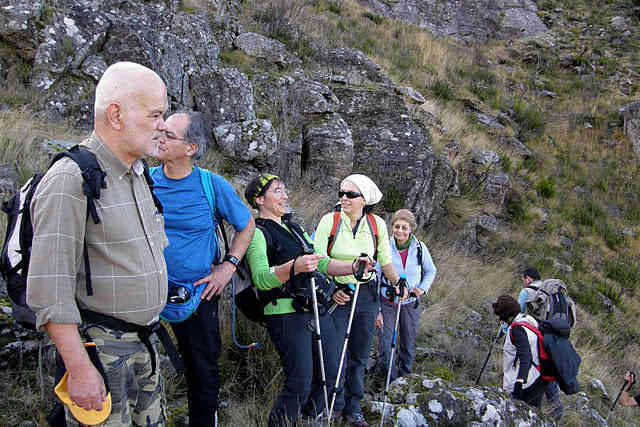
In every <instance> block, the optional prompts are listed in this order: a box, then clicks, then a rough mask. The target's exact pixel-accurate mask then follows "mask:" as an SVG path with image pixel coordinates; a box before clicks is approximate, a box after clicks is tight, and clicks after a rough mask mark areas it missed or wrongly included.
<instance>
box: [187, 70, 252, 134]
mask: <svg viewBox="0 0 640 427" xmlns="http://www.w3.org/2000/svg"><path fill="white" fill-rule="evenodd" d="M191 92H192V93H193V96H194V99H195V104H196V105H197V107H198V110H199V111H202V112H203V113H207V114H209V115H210V116H211V117H212V119H213V124H214V125H215V126H218V125H220V124H223V123H226V122H243V121H247V120H255V119H256V113H255V111H254V109H253V106H254V98H253V89H252V86H251V83H250V82H249V79H248V78H247V76H246V75H245V74H243V73H241V72H240V71H238V70H237V69H235V68H218V69H215V70H212V71H210V72H209V73H208V74H202V75H197V76H192V77H191Z"/></svg>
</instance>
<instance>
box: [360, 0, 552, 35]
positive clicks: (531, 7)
mask: <svg viewBox="0 0 640 427" xmlns="http://www.w3.org/2000/svg"><path fill="white" fill-rule="evenodd" d="M359 1H360V3H362V4H364V5H365V6H367V7H369V8H371V9H372V10H374V11H375V12H376V13H378V14H380V15H382V16H389V17H392V18H394V19H400V20H402V21H405V22H408V23H410V24H414V25H419V26H421V27H423V28H427V29H428V30H429V31H431V32H432V33H433V34H435V35H437V36H442V37H452V38H455V39H458V40H464V41H480V42H486V41H488V40H490V39H512V38H520V37H527V36H531V35H534V34H538V33H541V32H545V31H547V27H546V26H545V25H544V23H543V22H542V20H541V19H540V17H539V16H538V15H537V12H538V7H537V6H536V3H535V2H534V1H531V0H500V1H491V0H462V1H452V0H445V1H436V0H428V1H418V0H398V1H385V0H359Z"/></svg>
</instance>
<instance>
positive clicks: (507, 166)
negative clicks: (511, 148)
mask: <svg viewBox="0 0 640 427" xmlns="http://www.w3.org/2000/svg"><path fill="white" fill-rule="evenodd" d="M500 166H502V170H503V171H505V172H506V173H509V172H511V169H512V163H511V157H509V156H508V155H506V154H503V155H501V156H500Z"/></svg>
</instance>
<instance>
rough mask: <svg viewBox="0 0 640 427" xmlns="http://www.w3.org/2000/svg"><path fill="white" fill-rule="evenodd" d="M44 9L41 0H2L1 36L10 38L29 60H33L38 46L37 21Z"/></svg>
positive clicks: (0, 16) (0, 11)
mask: <svg viewBox="0 0 640 427" xmlns="http://www.w3.org/2000/svg"><path fill="white" fill-rule="evenodd" d="M42 9H43V7H42V1H39V0H1V1H0V38H1V39H4V40H9V41H10V43H11V44H13V45H14V46H15V47H16V49H19V50H20V51H22V55H24V57H25V58H26V59H27V60H33V58H34V56H35V52H36V48H37V47H38V39H37V33H38V32H37V24H36V23H37V21H38V20H39V19H40V17H41V13H42Z"/></svg>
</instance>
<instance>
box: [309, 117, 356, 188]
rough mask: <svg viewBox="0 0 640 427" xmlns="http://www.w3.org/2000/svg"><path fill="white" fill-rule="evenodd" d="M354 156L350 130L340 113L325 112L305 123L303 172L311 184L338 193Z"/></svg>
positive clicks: (349, 171)
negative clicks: (337, 190)
mask: <svg viewBox="0 0 640 427" xmlns="http://www.w3.org/2000/svg"><path fill="white" fill-rule="evenodd" d="M353 159H354V152H353V138H352V134H351V129H349V125H347V123H346V122H345V121H344V119H343V118H342V116H341V115H340V114H337V113H332V114H326V115H323V116H322V117H319V118H317V119H314V120H311V121H309V122H308V123H306V124H305V125H304V130H303V137H302V174H303V176H304V177H305V178H306V179H307V181H308V182H309V183H310V184H312V185H314V186H315V187H316V188H322V189H323V190H326V192H327V193H335V190H336V189H337V188H338V186H339V185H340V181H341V179H342V178H344V177H346V176H347V175H349V174H350V173H351V171H352V168H353Z"/></svg>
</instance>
